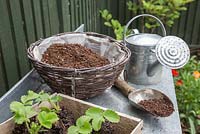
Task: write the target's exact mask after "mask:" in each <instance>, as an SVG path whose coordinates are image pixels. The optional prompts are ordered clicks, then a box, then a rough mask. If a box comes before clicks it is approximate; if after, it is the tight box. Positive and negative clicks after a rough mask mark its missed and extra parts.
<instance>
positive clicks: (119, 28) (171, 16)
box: [100, 0, 193, 40]
mask: <svg viewBox="0 0 200 134" xmlns="http://www.w3.org/2000/svg"><path fill="white" fill-rule="evenodd" d="M192 1H193V0H172V1H168V0H159V1H158V0H151V1H149V0H138V1H136V2H132V1H129V2H127V3H126V4H127V7H128V10H129V11H131V12H133V14H135V15H136V14H145V13H147V14H152V15H154V16H156V17H158V18H159V19H160V20H161V21H162V22H163V23H164V25H165V27H167V26H168V27H172V26H173V24H174V21H175V20H176V19H178V18H179V17H180V12H181V11H185V10H187V7H186V6H187V4H188V3H190V2H192ZM100 14H101V17H102V18H103V19H104V21H105V22H104V25H105V26H107V27H110V28H112V29H113V32H114V34H115V37H116V39H117V40H122V38H123V36H122V35H123V30H124V25H123V24H121V23H120V22H119V21H118V20H117V19H114V18H112V14H111V13H110V12H109V11H108V10H107V9H104V10H101V11H100ZM139 25H140V26H141V32H144V31H145V28H147V29H150V30H151V32H154V30H155V28H156V27H158V26H159V24H158V23H157V22H156V21H155V20H153V19H152V18H147V19H146V18H145V20H144V18H143V19H142V21H141V22H140V24H139Z"/></svg>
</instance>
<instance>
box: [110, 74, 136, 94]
mask: <svg viewBox="0 0 200 134" xmlns="http://www.w3.org/2000/svg"><path fill="white" fill-rule="evenodd" d="M114 85H115V86H116V87H117V89H119V90H120V91H121V92H122V93H123V94H124V95H125V96H126V97H127V96H128V95H129V94H130V93H131V92H133V91H134V90H135V88H133V87H132V86H130V85H129V84H128V83H127V82H126V81H124V80H122V79H120V78H118V79H117V80H115V83H114Z"/></svg>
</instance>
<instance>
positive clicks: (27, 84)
mask: <svg viewBox="0 0 200 134" xmlns="http://www.w3.org/2000/svg"><path fill="white" fill-rule="evenodd" d="M134 87H136V88H138V89H142V88H145V87H147V86H141V85H134ZM148 87H150V88H155V89H160V91H162V92H163V93H165V94H166V95H167V96H169V97H170V99H171V100H172V102H173V104H174V107H175V112H174V113H173V114H172V115H171V116H169V117H165V118H158V117H154V116H152V115H150V114H147V113H145V112H142V111H140V110H137V109H135V108H134V107H133V106H132V105H131V104H130V103H129V102H128V99H127V98H126V97H124V95H122V94H121V93H120V92H119V91H118V90H116V88H115V87H112V88H111V89H108V90H106V91H105V92H104V93H103V94H101V95H99V96H96V97H94V98H91V99H88V100H86V101H88V102H91V103H94V104H97V105H100V106H103V107H106V108H110V109H113V110H116V111H119V112H122V113H126V114H128V115H131V116H135V117H138V118H141V119H142V120H144V128H143V130H142V131H143V134H152V133H153V134H181V133H182V132H181V126H180V120H179V114H178V108H177V101H176V95H175V90H174V84H173V78H172V75H171V70H169V69H166V68H164V69H163V76H162V80H161V82H160V83H159V84H157V85H151V86H148ZM30 89H32V90H34V91H37V92H39V91H40V90H42V89H43V90H47V91H50V92H51V89H50V88H49V87H48V86H47V85H46V84H45V83H44V82H43V80H42V79H41V78H40V77H39V75H38V73H37V72H36V71H35V70H32V71H31V72H29V73H28V74H27V75H26V76H25V77H24V78H23V79H22V80H20V81H19V82H18V83H17V84H16V85H15V86H14V87H13V88H12V89H11V90H10V91H9V92H8V93H6V94H5V95H4V96H3V97H2V98H1V99H0V113H1V114H0V123H2V122H3V121H5V120H6V119H8V118H10V117H11V116H12V114H11V113H10V111H9V104H10V102H12V101H14V100H19V99H20V97H21V96H22V95H24V94H26V93H27V91H28V90H30Z"/></svg>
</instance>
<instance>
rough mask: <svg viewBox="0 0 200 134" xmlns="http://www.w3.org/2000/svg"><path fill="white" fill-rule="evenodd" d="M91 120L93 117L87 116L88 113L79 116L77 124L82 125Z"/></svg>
mask: <svg viewBox="0 0 200 134" xmlns="http://www.w3.org/2000/svg"><path fill="white" fill-rule="evenodd" d="M90 120H91V117H89V116H87V115H83V116H81V117H79V118H78V119H77V120H76V125H77V126H79V127H81V126H83V125H84V124H85V123H86V122H88V123H89V122H90Z"/></svg>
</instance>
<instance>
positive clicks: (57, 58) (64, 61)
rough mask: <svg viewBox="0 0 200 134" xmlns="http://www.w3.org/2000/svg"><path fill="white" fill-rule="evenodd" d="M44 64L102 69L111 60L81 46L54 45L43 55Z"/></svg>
mask: <svg viewBox="0 0 200 134" xmlns="http://www.w3.org/2000/svg"><path fill="white" fill-rule="evenodd" d="M42 62H45V63H47V64H50V65H53V66H58V67H67V68H76V69H81V68H90V67H101V66H104V65H107V64H109V63H110V62H109V60H108V59H106V58H105V57H103V56H100V55H99V54H97V53H95V52H93V51H92V50H91V49H89V48H87V47H85V46H83V45H80V44H64V45H63V44H53V45H51V46H50V47H49V48H47V50H46V51H45V52H44V54H43V55H42Z"/></svg>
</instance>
